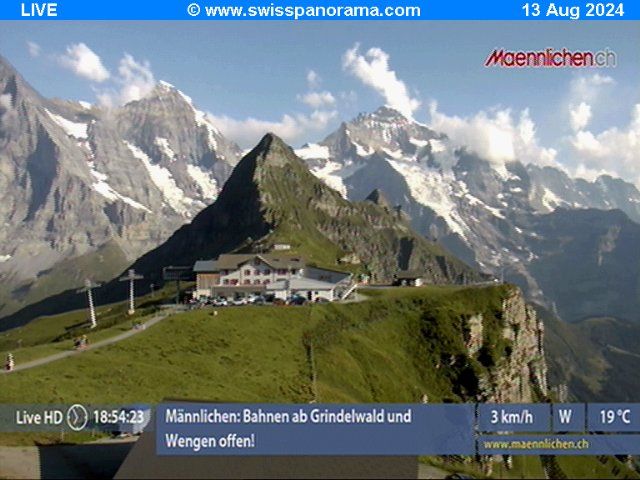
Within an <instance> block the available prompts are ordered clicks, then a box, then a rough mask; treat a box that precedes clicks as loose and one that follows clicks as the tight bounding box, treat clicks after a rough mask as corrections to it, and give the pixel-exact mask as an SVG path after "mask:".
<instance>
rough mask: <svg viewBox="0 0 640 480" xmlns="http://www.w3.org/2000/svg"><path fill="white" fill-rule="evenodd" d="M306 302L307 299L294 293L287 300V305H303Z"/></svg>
mask: <svg viewBox="0 0 640 480" xmlns="http://www.w3.org/2000/svg"><path fill="white" fill-rule="evenodd" d="M306 303H307V299H306V298H304V297H302V296H300V295H294V296H292V297H290V298H289V300H287V304H288V305H305V304H306Z"/></svg>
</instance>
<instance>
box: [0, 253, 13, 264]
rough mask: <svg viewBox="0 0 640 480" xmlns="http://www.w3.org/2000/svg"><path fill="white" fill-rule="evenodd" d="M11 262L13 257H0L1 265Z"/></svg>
mask: <svg viewBox="0 0 640 480" xmlns="http://www.w3.org/2000/svg"><path fill="white" fill-rule="evenodd" d="M9 260H11V255H0V263H4V262H8V261H9Z"/></svg>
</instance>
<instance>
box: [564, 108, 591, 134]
mask: <svg viewBox="0 0 640 480" xmlns="http://www.w3.org/2000/svg"><path fill="white" fill-rule="evenodd" d="M569 115H570V123H571V129H572V130H573V131H574V132H577V131H580V130H582V129H583V128H585V127H586V126H587V125H588V124H589V121H590V120H591V105H589V104H588V103H586V102H580V103H579V104H578V105H577V106H574V107H572V108H570V110H569Z"/></svg>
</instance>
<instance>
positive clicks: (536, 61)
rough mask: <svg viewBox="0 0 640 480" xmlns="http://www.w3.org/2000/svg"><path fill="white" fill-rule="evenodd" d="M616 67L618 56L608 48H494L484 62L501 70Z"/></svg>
mask: <svg viewBox="0 0 640 480" xmlns="http://www.w3.org/2000/svg"><path fill="white" fill-rule="evenodd" d="M617 65H618V55H617V53H616V52H614V51H613V50H611V49H610V48H605V49H603V50H598V51H590V50H587V51H575V50H570V49H568V48H561V49H555V48H551V47H549V48H545V49H544V50H507V49H505V48H495V49H494V50H493V51H492V52H491V53H490V54H489V55H488V56H487V59H486V60H485V62H484V66H485V67H503V68H614V67H616V66H617Z"/></svg>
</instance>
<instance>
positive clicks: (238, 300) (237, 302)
mask: <svg viewBox="0 0 640 480" xmlns="http://www.w3.org/2000/svg"><path fill="white" fill-rule="evenodd" d="M231 304H232V305H235V306H237V307H239V306H241V305H246V304H247V299H246V298H245V297H237V298H234V299H233V301H232V302H231Z"/></svg>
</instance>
